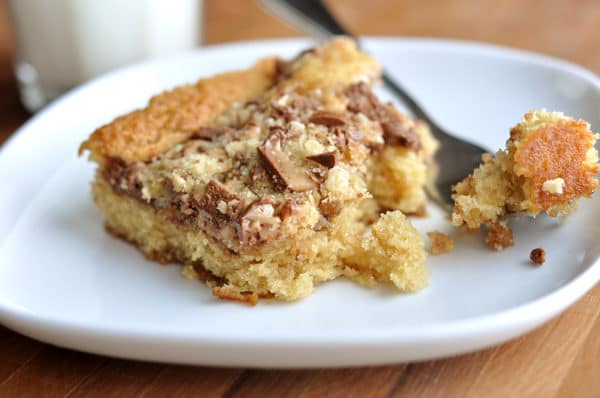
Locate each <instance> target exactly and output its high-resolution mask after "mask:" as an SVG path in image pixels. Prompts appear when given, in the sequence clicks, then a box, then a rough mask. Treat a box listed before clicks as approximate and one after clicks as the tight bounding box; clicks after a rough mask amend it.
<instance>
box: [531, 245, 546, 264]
mask: <svg viewBox="0 0 600 398" xmlns="http://www.w3.org/2000/svg"><path fill="white" fill-rule="evenodd" d="M529 259H530V260H531V261H532V262H533V263H534V264H537V265H542V264H544V262H545V261H546V252H545V251H544V249H542V248H541V247H538V248H535V249H533V250H532V251H531V254H529Z"/></svg>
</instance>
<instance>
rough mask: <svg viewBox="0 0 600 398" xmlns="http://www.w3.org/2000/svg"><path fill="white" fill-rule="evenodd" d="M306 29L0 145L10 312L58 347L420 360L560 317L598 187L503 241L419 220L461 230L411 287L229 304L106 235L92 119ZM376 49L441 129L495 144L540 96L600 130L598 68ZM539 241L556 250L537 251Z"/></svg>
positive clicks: (141, 76) (580, 283)
mask: <svg viewBox="0 0 600 398" xmlns="http://www.w3.org/2000/svg"><path fill="white" fill-rule="evenodd" d="M307 44H308V42H305V41H299V40H289V41H269V42H258V43H244V44H232V45H226V46H218V47H209V48H204V49H201V50H198V51H195V52H191V53H185V54H181V55H178V56H174V57H169V58H163V59H158V60H153V61H149V62H144V63H141V64H137V65H134V66H132V67H129V68H125V69H122V70H120V71H117V72H114V73H111V74H109V75H107V76H104V77H102V78H100V79H98V80H96V81H93V82H92V83H90V84H87V85H85V86H84V87H81V88H79V89H77V90H75V91H74V92H72V93H70V94H69V95H67V96H65V97H64V98H62V99H60V100H58V101H57V102H56V103H54V104H53V105H52V106H50V107H48V109H46V110H45V111H44V112H42V113H40V114H39V115H37V116H36V117H35V118H33V119H32V120H31V121H30V122H28V123H27V124H26V125H25V126H23V127H22V128H21V129H20V131H19V132H18V133H17V134H16V135H15V136H14V137H13V139H11V140H10V142H9V143H7V144H6V145H5V146H4V148H3V150H2V152H1V154H0V181H2V187H1V188H0V209H2V217H1V219H0V321H1V322H2V323H3V324H5V325H6V326H7V327H9V328H12V329H14V330H16V331H18V332H20V333H23V334H25V335H28V336H31V337H33V338H36V339H39V340H42V341H45V342H49V343H53V344H56V345H59V346H64V347H70V348H75V349H78V350H83V351H89V352H94V353H100V354H106V355H113V356H119V357H127V358H137V359H145V360H156V361H167V362H178V363H193V364H207V365H235V366H281V367H300V366H303V367H309V366H345V365H368V364H383V363H390V362H399V361H412V360H422V359H428V358H435V357H441V356H447V355H452V354H458V353H462V352H467V351H470V350H476V349H480V348H483V347H486V346H490V345H493V344H497V343H500V342H503V341H506V340H508V339H510V338H513V337H515V336H518V335H520V334H522V333H525V332H527V331H529V330H531V329H532V328H534V327H536V326H538V325H540V324H541V323H542V322H544V321H546V320H548V319H549V318H551V317H552V316H555V315H556V314H558V313H559V312H560V311H562V310H564V309H565V308H566V307H567V306H569V305H570V304H572V303H573V302H574V301H575V300H577V299H578V298H579V297H581V296H582V295H583V294H584V293H585V292H586V291H587V290H589V289H590V288H591V287H592V286H593V285H594V284H595V283H596V282H597V281H598V280H599V279H600V263H599V262H598V257H599V252H600V245H599V244H598V241H597V238H598V236H599V235H600V234H599V232H600V228H599V226H598V220H599V219H600V217H599V216H600V200H599V199H600V198H599V197H598V195H596V197H595V198H594V199H592V200H585V201H583V202H582V204H581V207H580V209H579V211H578V212H577V213H575V215H574V216H573V217H571V218H570V219H569V220H567V222H566V223H565V224H564V225H560V224H559V223H558V222H557V221H556V220H554V219H550V218H547V217H538V219H536V220H535V221H533V220H524V221H521V222H518V223H516V224H515V235H516V244H515V246H514V247H512V248H510V249H507V250H505V251H503V252H501V253H493V252H491V251H489V250H488V249H487V248H485V247H484V245H483V243H482V238H481V236H478V235H466V234H462V233H458V232H456V231H453V230H452V228H451V226H450V225H449V223H448V222H447V221H445V220H444V218H443V215H442V213H441V212H440V211H439V210H438V209H437V208H436V207H435V206H434V205H430V206H429V211H430V213H431V217H429V218H428V219H425V220H415V224H417V226H418V228H419V229H420V230H421V231H428V230H431V229H433V228H436V229H441V230H443V231H449V232H452V233H453V235H454V237H455V238H456V246H457V248H456V250H455V251H454V252H452V253H450V254H447V255H443V256H439V257H430V258H429V259H428V262H427V265H428V267H429V268H430V269H431V271H432V275H431V279H430V286H429V287H428V288H427V289H425V290H424V291H423V292H421V293H419V294H414V295H403V294H396V293H395V292H392V291H391V290H387V289H385V288H381V289H378V290H369V289H365V288H361V287H359V286H357V285H355V284H353V283H350V282H348V281H344V280H337V281H334V282H330V283H325V284H323V285H322V286H319V288H318V289H317V291H316V292H315V293H314V294H313V295H312V296H310V297H308V298H306V299H305V300H302V301H300V302H297V303H292V304H281V303H268V302H266V303H260V304H259V305H258V306H257V307H255V308H250V307H247V306H245V305H241V304H237V303H230V302H223V301H218V300H217V299H215V298H213V297H212V296H211V294H210V291H209V289H207V288H206V287H204V286H202V285H201V284H199V283H197V282H194V281H189V280H186V279H184V278H183V277H181V275H180V268H179V267H178V266H171V267H163V266H159V265H157V264H154V263H151V262H148V261H146V260H145V259H144V258H143V257H142V255H141V254H140V253H139V252H138V251H137V250H135V249H134V248H132V247H131V246H129V245H127V244H125V243H123V242H121V241H119V240H116V239H114V238H112V237H111V236H109V235H108V234H106V233H105V232H104V230H103V226H102V223H103V221H102V216H101V214H100V213H99V211H98V210H96V208H95V207H94V205H93V204H92V200H91V198H90V192H89V181H90V180H91V179H92V174H93V166H92V165H91V164H89V163H87V162H86V161H85V160H84V159H79V158H77V157H76V150H77V146H78V144H79V142H81V141H82V140H83V139H85V138H86V137H87V135H88V134H89V133H90V132H91V131H92V130H93V128H94V127H96V126H98V125H100V124H101V123H104V122H107V121H109V120H111V119H112V118H113V117H114V116H116V115H118V114H120V113H122V112H125V111H129V110H131V109H133V108H135V107H140V106H142V105H143V104H144V103H145V102H146V101H147V99H148V97H149V96H150V95H151V94H152V93H156V92H159V91H161V90H163V89H166V88H169V87H172V86H174V85H176V84H180V83H183V82H188V81H193V80H195V79H197V78H199V77H201V76H206V75H210V74H212V73H215V72H218V71H221V70H223V69H231V68H239V67H244V66H247V65H249V64H251V63H252V62H253V61H254V60H255V59H256V58H258V57H260V56H262V55H267V54H273V53H279V54H283V55H292V54H294V53H295V52H296V51H298V50H299V49H301V48H303V47H304V46H306V45H307ZM367 47H368V49H369V50H370V51H372V52H373V53H374V54H375V55H376V56H377V57H378V58H379V59H380V60H381V62H382V63H383V64H384V65H385V66H386V67H387V68H388V69H389V70H390V71H392V72H393V73H394V74H395V75H396V76H397V77H398V79H399V80H400V81H401V82H402V84H404V85H405V86H406V87H407V88H408V89H409V90H410V91H411V92H412V93H414V95H415V96H416V97H417V98H418V99H419V100H420V101H421V102H422V103H423V104H425V105H426V106H427V109H428V110H429V111H430V112H431V114H432V115H434V116H435V117H436V118H437V119H438V120H440V121H443V123H444V125H446V126H447V127H448V128H450V129H451V130H453V131H456V132H457V133H460V134H461V135H464V136H465V137H468V138H470V139H472V140H474V141H476V142H479V143H481V144H483V145H485V146H487V147H490V148H496V147H498V146H500V145H501V144H502V143H503V142H504V140H505V139H506V137H507V135H508V129H509V127H510V126H512V125H513V124H515V123H516V122H517V121H518V120H519V119H520V118H521V116H522V115H523V113H525V112H526V111H528V110H530V109H533V108H541V107H546V108H549V109H560V110H563V111H565V112H566V113H567V114H570V115H573V116H577V117H583V118H585V119H587V120H588V121H590V122H591V123H592V125H593V126H595V127H596V128H598V126H600V119H599V118H600V81H599V80H598V78H596V77H595V76H594V75H593V74H591V73H590V72H587V71H585V70H583V69H581V68H579V67H577V66H573V65H570V64H567V63H564V62H561V61H557V60H554V59H550V58H547V57H542V56H538V55H533V54H529V53H524V52H518V51H513V50H507V49H502V48H498V47H490V46H484V45H479V44H468V43H458V42H449V41H437V40H400V39H373V40H369V41H368V42H367ZM538 246H542V247H544V248H546V251H547V262H546V264H545V265H544V266H542V267H539V268H538V267H533V266H532V265H530V264H529V260H528V257H529V252H530V250H531V249H532V248H534V247H538Z"/></svg>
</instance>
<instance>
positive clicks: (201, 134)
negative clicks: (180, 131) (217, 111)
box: [190, 127, 229, 140]
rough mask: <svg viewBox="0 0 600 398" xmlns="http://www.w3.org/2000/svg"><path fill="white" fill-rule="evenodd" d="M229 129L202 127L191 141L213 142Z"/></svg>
mask: <svg viewBox="0 0 600 398" xmlns="http://www.w3.org/2000/svg"><path fill="white" fill-rule="evenodd" d="M228 130H229V129H228V128H227V127H200V128H199V129H198V130H196V131H194V132H193V133H192V135H191V136H190V138H191V139H201V140H212V139H213V138H215V137H217V136H219V135H221V134H224V133H226V132H227V131H228Z"/></svg>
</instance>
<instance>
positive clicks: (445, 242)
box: [427, 231, 454, 256]
mask: <svg viewBox="0 0 600 398" xmlns="http://www.w3.org/2000/svg"><path fill="white" fill-rule="evenodd" d="M427 236H428V237H429V239H431V254H433V255H434V256H437V255H439V254H443V253H447V252H450V251H452V250H454V240H452V238H451V237H449V236H448V235H446V234H445V233H442V232H440V231H431V232H427Z"/></svg>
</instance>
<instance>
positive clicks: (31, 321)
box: [0, 37, 600, 353]
mask: <svg viewBox="0 0 600 398" xmlns="http://www.w3.org/2000/svg"><path fill="white" fill-rule="evenodd" d="M365 39H366V42H367V43H370V44H368V45H367V47H369V45H373V46H374V47H375V46H377V45H379V44H383V45H390V44H392V45H400V46H406V47H411V46H419V47H420V48H423V46H426V47H427V48H436V49H442V50H446V51H447V50H451V51H463V52H469V53H473V54H477V55H483V56H486V57H487V56H490V55H494V56H499V57H501V58H508V59H512V60H515V59H516V60H519V61H521V62H526V63H528V64H533V65H535V66H541V65H542V64H543V65H544V66H546V67H550V68H553V69H558V70H561V71H563V72H567V73H569V74H571V75H574V76H576V77H577V78H580V79H583V80H585V81H587V82H588V83H590V85H591V86H593V87H595V88H596V89H597V90H598V91H599V92H600V78H599V77H598V76H597V75H595V74H594V73H593V72H591V71H589V70H587V69H585V68H583V67H582V66H579V65H576V64H574V63H571V62H568V61H564V60H562V59H558V58H555V57H552V56H548V55H544V54H539V53H535V52H531V51H527V50H521V49H513V48H509V47H505V46H498V45H494V44H486V43H481V42H475V41H466V40H452V39H437V38H400V37H367V38H365ZM308 43H311V41H309V40H307V39H305V38H300V39H297V38H293V39H269V40H252V41H239V42H232V43H226V44H217V45H210V46H205V47H202V48H199V49H195V50H192V51H183V52H178V53H176V54H172V55H167V56H163V57H158V58H153V59H149V60H145V61H141V62H137V63H134V64H131V65H128V66H125V67H122V68H118V69H116V70H114V71H111V72H109V73H107V74H104V75H102V76H100V77H98V78H95V79H93V80H91V81H89V82H87V83H86V84H83V85H81V86H79V87H77V88H75V89H73V90H71V91H70V92H68V93H67V94H65V95H63V96H62V97H60V98H59V99H57V100H56V101H54V102H53V103H51V104H50V105H49V106H47V107H46V108H45V109H44V110H43V111H41V112H39V113H38V114H36V115H35V116H34V117H32V118H31V119H30V120H28V121H27V122H26V123H25V124H23V125H22V126H21V127H20V128H19V129H17V130H16V132H15V133H13V134H12V135H11V136H10V137H9V138H8V139H7V140H6V141H5V143H4V144H3V145H2V147H0V165H2V163H3V162H4V159H5V157H6V156H5V155H6V153H7V152H9V151H11V150H12V148H13V147H14V146H15V144H16V143H17V142H18V141H19V140H21V139H23V137H25V136H27V135H31V133H30V131H31V132H35V131H36V128H35V124H37V123H38V122H39V121H40V120H42V119H43V118H44V117H46V115H47V114H49V113H51V112H54V109H56V108H57V107H60V106H62V104H63V103H65V102H67V101H69V100H70V99H71V98H73V97H76V96H78V95H79V94H80V93H82V92H85V91H86V90H88V89H89V88H90V87H92V86H95V85H100V84H103V82H104V81H105V80H109V79H112V78H113V77H114V76H116V75H118V74H123V73H127V72H128V71H131V70H134V69H135V68H146V67H149V66H151V65H156V64H160V62H164V61H165V60H168V61H169V62H173V59H177V58H180V57H181V58H185V57H190V56H192V55H193V54H195V55H193V56H197V57H202V56H203V54H204V55H206V56H207V57H211V56H212V54H214V53H220V52H231V51H235V50H236V49H240V48H242V49H250V47H254V46H263V47H279V48H284V47H285V46H292V45H293V46H301V45H306V44H308ZM151 67H155V66H151ZM599 95H600V94H599ZM1 243H3V242H0V244H1ZM599 281H600V257H596V259H594V260H591V263H590V265H589V266H588V267H587V269H586V270H584V271H583V272H581V273H580V274H579V275H577V276H576V277H575V278H573V279H572V280H570V281H569V282H567V283H566V284H565V285H563V286H561V287H560V288H558V289H555V290H553V291H551V292H550V293H547V294H546V295H543V296H541V297H538V298H536V299H534V300H532V301H528V302H526V303H524V304H521V305H518V306H515V307H511V308H509V309H505V310H501V311H497V312H493V313H491V314H485V315H480V316H475V317H469V318H465V319H460V320H454V321H444V322H441V323H440V325H442V324H443V328H438V327H436V326H437V325H436V324H428V326H427V327H419V326H406V327H388V328H386V329H383V330H375V329H361V330H360V333H356V331H355V332H351V331H348V332H346V333H343V332H342V333H340V332H339V331H336V332H331V331H330V332H320V333H308V332H301V333H297V334H295V333H286V334H284V335H280V334H264V335H260V336H259V335H256V334H254V335H252V334H251V335H243V334H240V333H239V331H238V332H237V333H236V332H232V333H231V334H221V335H219V336H214V335H212V336H211V335H210V333H205V332H204V331H198V330H194V331H188V332H187V333H173V332H170V333H169V332H165V331H164V330H163V331H161V332H160V333H156V332H152V333H142V332H140V330H133V331H132V330H131V329H129V328H124V329H121V328H118V327H104V328H102V327H98V325H86V324H85V323H78V322H77V321H76V320H70V321H62V320H60V319H55V318H52V317H51V316H44V315H43V314H41V315H40V314H35V313H32V312H31V311H29V310H28V309H26V308H22V307H20V306H18V305H15V304H13V303H11V302H10V299H7V298H6V297H3V296H2V294H1V293H0V323H1V324H6V325H8V324H13V325H14V324H19V325H21V326H25V327H27V328H29V330H42V329H53V330H63V331H65V332H67V333H68V334H71V333H73V334H78V335H81V336H87V337H88V338H93V337H94V336H101V335H106V334H109V335H111V336H115V337H120V338H124V339H138V338H142V339H143V338H152V339H157V340H158V341H163V342H166V343H169V342H170V343H181V342H182V341H187V343H188V344H189V343H193V344H199V345H205V344H228V345H231V346H232V347H241V346H249V345H251V346H252V345H254V346H257V347H258V346H264V345H268V346H271V347H280V346H288V345H295V346H311V347H320V348H327V347H332V348H336V347H347V346H349V345H364V344H369V345H371V346H373V345H376V346H381V347H384V346H389V345H390V344H392V345H393V344H406V343H407V342H411V343H415V344H421V343H431V342H440V341H442V340H454V339H462V338H469V337H476V336H480V335H485V334H490V333H494V332H496V331H497V330H498V329H499V328H504V329H510V328H522V329H521V330H522V332H520V333H519V334H522V333H525V332H527V331H528V330H531V328H533V327H535V326H538V325H539V324H540V323H541V322H544V321H546V320H548V319H550V318H551V317H553V316H555V315H557V314H559V313H560V312H562V311H563V310H565V309H566V308H567V307H569V306H570V305H572V304H573V303H574V302H575V301H576V300H578V299H580V298H581V297H583V295H585V294H586V293H587V292H588V291H589V290H590V289H592V288H593V287H594V286H595V285H596V284H597V283H598V282H599ZM249 310H252V309H249ZM499 325H500V326H499ZM526 327H529V328H528V329H527V330H525V329H523V328H526ZM15 329H16V330H24V327H19V328H15ZM199 332H200V333H199ZM202 332H204V333H202ZM517 335H518V334H517ZM34 337H35V336H34ZM36 338H39V336H37V337H36ZM70 348H76V349H82V347H81V346H72V347H70ZM95 352H99V353H102V352H101V351H95Z"/></svg>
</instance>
